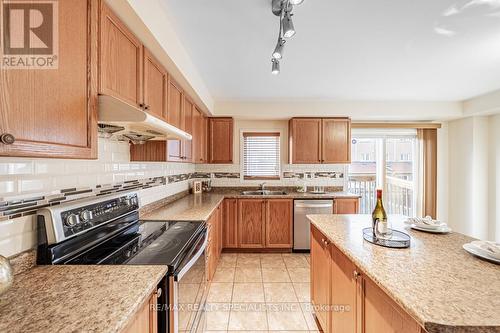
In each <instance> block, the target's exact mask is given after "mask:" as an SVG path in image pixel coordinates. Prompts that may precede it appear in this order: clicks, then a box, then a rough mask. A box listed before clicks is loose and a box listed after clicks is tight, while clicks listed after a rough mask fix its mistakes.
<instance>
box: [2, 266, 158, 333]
mask: <svg viewBox="0 0 500 333" xmlns="http://www.w3.org/2000/svg"><path fill="white" fill-rule="evenodd" d="M166 272H167V266H160V265H158V266H135V265H123V266H121V265H102V266H88V265H81V266H69V265H53V266H36V267H35V268H32V269H31V270H29V271H27V272H25V273H22V274H19V275H16V277H15V279H14V284H13V286H12V288H11V289H10V290H9V291H8V292H7V293H5V294H4V295H2V296H0V332H12V333H14V332H23V333H30V332H59V333H64V332H100V333H105V332H109V333H113V332H120V331H121V330H122V329H123V328H124V327H126V325H127V324H128V323H129V321H130V320H131V318H133V316H134V314H135V313H136V312H137V311H138V310H139V308H140V306H141V305H142V304H144V302H146V301H147V299H148V298H149V296H150V295H151V294H152V293H153V291H154V290H156V287H157V284H158V282H159V281H160V280H161V278H162V277H163V276H165V274H166Z"/></svg>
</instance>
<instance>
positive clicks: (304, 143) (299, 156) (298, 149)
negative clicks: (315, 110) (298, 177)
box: [289, 118, 321, 164]
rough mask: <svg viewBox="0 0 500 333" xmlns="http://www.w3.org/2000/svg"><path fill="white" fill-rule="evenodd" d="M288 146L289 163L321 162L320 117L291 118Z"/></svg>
mask: <svg viewBox="0 0 500 333" xmlns="http://www.w3.org/2000/svg"><path fill="white" fill-rule="evenodd" d="M289 146H290V148H289V154H290V163H291V164H318V163H321V119H320V118H294V119H291V120H290V123H289Z"/></svg>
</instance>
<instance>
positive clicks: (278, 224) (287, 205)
mask: <svg viewBox="0 0 500 333" xmlns="http://www.w3.org/2000/svg"><path fill="white" fill-rule="evenodd" d="M292 224H293V200H292V199H272V200H266V247H267V248H292V247H293V226H292Z"/></svg>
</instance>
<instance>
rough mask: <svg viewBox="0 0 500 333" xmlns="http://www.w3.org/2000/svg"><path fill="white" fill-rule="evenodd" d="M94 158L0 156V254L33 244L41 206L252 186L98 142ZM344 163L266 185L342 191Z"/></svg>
mask: <svg viewBox="0 0 500 333" xmlns="http://www.w3.org/2000/svg"><path fill="white" fill-rule="evenodd" d="M98 149H99V152H98V159H97V160H65V159H30V158H10V157H9V158H7V157H0V254H1V255H4V256H12V255H15V254H17V253H20V252H23V251H26V250H29V249H31V248H33V247H34V246H35V244H36V227H35V226H36V223H35V221H34V214H35V212H36V209H38V208H40V207H42V206H49V205H57V204H60V203H61V202H63V201H68V200H74V199H79V198H82V197H88V196H97V195H103V194H108V193H112V192H117V191H125V190H132V189H133V190H137V191H138V194H139V198H140V202H141V205H147V204H149V203H152V202H155V201H158V200H161V199H163V198H165V197H168V196H171V195H174V194H177V193H180V192H183V191H186V190H188V189H189V183H190V181H191V180H192V179H211V180H212V185H213V186H217V187H229V186H236V187H242V186H255V185H257V184H259V183H261V181H258V180H256V181H248V180H243V179H242V178H241V169H240V165H239V164H227V165H221V164H217V165H214V164H200V165H196V166H195V165H194V164H190V163H159V162H158V163H156V162H130V153H129V151H130V150H129V144H128V143H126V142H118V141H113V140H108V139H102V138H100V139H99V147H98ZM345 172H346V166H344V165H317V164H315V165H289V164H284V165H282V170H281V176H282V177H281V179H280V180H273V181H267V182H266V183H267V184H268V185H269V186H298V185H301V184H302V183H304V182H306V183H307V184H308V185H309V186H314V185H323V186H335V187H339V186H340V187H344V188H345V177H344V175H345Z"/></svg>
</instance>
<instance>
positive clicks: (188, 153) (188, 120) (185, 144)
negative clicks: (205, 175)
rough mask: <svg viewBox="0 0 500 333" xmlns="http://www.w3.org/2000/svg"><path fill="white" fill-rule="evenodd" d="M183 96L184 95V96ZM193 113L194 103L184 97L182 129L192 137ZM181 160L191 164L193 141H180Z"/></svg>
mask: <svg viewBox="0 0 500 333" xmlns="http://www.w3.org/2000/svg"><path fill="white" fill-rule="evenodd" d="M184 96H185V95H184ZM193 112H194V103H193V102H192V101H191V100H190V99H189V98H187V97H184V112H183V116H184V126H183V127H182V129H183V130H184V131H185V132H186V133H189V134H191V135H193ZM181 144H182V160H183V161H184V162H193V141H192V140H182V142H181Z"/></svg>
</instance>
